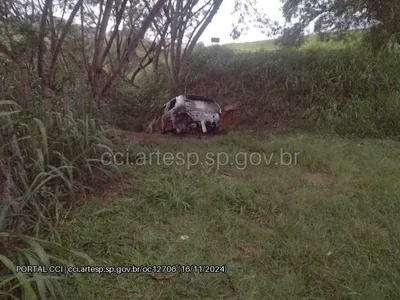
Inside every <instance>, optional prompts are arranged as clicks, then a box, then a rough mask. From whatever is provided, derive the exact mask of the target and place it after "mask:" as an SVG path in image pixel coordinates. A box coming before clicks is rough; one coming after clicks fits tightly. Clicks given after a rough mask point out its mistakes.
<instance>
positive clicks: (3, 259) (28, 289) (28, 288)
mask: <svg viewBox="0 0 400 300" xmlns="http://www.w3.org/2000/svg"><path fill="white" fill-rule="evenodd" d="M0 261H1V262H2V263H3V264H4V265H5V266H6V267H7V268H8V269H9V270H10V271H11V272H13V273H14V275H15V277H16V278H17V279H18V281H19V283H20V284H21V286H22V288H23V290H24V295H25V297H28V299H31V300H37V299H38V298H37V296H36V293H35V291H34V290H33V289H32V287H31V285H30V284H29V282H28V280H27V278H26V277H25V275H23V274H22V273H17V272H16V270H17V267H16V266H15V265H14V263H13V262H12V261H11V260H9V259H8V258H7V257H5V256H4V255H2V254H0Z"/></svg>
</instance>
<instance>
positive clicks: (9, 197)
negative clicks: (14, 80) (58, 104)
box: [0, 100, 115, 299]
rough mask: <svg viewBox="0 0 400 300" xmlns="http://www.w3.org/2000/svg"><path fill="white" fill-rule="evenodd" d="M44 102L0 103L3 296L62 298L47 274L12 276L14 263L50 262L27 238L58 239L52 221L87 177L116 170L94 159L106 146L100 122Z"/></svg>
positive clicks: (0, 272)
mask: <svg viewBox="0 0 400 300" xmlns="http://www.w3.org/2000/svg"><path fill="white" fill-rule="evenodd" d="M42 103H43V102H42V101H39V106H36V107H37V110H36V111H29V110H28V109H26V108H24V107H21V106H20V105H18V104H17V103H16V102H13V101H6V100H2V101H0V130H1V135H0V145H1V147H0V161H1V163H0V177H1V178H2V183H1V184H2V186H1V189H0V197H1V198H2V200H3V201H1V203H0V211H1V213H0V233H1V237H0V243H3V244H4V245H5V247H2V248H1V250H0V255H1V256H0V258H1V260H2V262H3V263H4V266H7V268H6V269H4V268H2V269H0V277H1V278H2V280H0V281H1V282H2V283H1V284H2V289H4V291H5V292H6V293H8V294H12V295H18V294H21V293H22V294H23V295H24V296H25V297H28V298H29V299H34V298H35V297H34V296H32V295H31V294H32V293H35V294H36V292H38V293H39V295H40V298H41V299H45V297H43V295H44V294H46V295H52V296H53V298H54V299H55V298H57V297H56V296H54V294H57V295H58V296H59V297H61V296H62V290H60V289H59V288H57V285H56V284H55V283H53V282H52V279H54V278H52V277H45V276H39V275H36V274H33V275H29V276H33V277H32V278H31V279H28V278H27V277H26V276H25V275H23V274H19V273H15V270H14V267H13V265H14V264H19V265H25V264H32V265H40V264H44V265H49V257H51V256H52V254H50V253H53V252H50V253H48V252H46V251H45V250H43V249H42V248H41V247H39V246H38V244H37V243H36V242H34V241H33V240H32V238H30V237H29V236H35V237H41V238H43V239H45V240H50V241H52V242H51V243H50V246H51V245H53V246H54V245H55V244H54V241H59V240H60V237H59V234H58V230H57V226H58V225H59V224H60V223H61V222H63V221H64V220H65V219H66V218H67V217H68V214H69V212H70V210H71V209H72V208H73V207H74V206H75V205H76V203H77V200H79V195H80V194H81V193H83V192H84V191H85V190H87V189H89V186H90V184H91V181H92V179H93V178H95V177H96V176H98V175H99V174H106V175H107V176H113V174H114V171H115V170H114V171H113V170H112V169H108V168H106V167H105V166H103V164H102V163H101V162H100V160H99V159H100V156H101V154H102V153H103V152H104V151H106V150H107V149H108V148H109V147H110V146H111V141H110V139H109V138H108V133H107V131H106V130H105V129H104V128H103V126H102V125H101V124H100V123H99V121H97V120H94V119H90V118H85V119H77V118H74V117H73V114H72V112H71V111H69V112H44V111H43V108H42V106H41V104H42ZM4 179H5V180H4ZM21 233H24V234H26V235H27V236H24V237H22V236H21ZM50 250H51V247H50ZM46 257H47V259H46ZM44 259H45V260H44ZM10 272H12V273H14V275H12V274H10ZM3 280H4V281H3ZM32 283H35V285H36V287H35V288H32V287H31V284H32ZM32 289H33V290H32ZM29 295H31V296H29Z"/></svg>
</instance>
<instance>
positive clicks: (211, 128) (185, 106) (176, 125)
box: [151, 95, 222, 134]
mask: <svg viewBox="0 0 400 300" xmlns="http://www.w3.org/2000/svg"><path fill="white" fill-rule="evenodd" d="M163 109H164V110H163V115H162V116H161V117H160V118H159V119H158V120H155V121H154V122H153V124H152V125H151V126H152V130H151V132H153V131H155V130H154V129H157V127H160V128H159V129H160V131H161V132H162V133H166V132H176V133H177V134H182V133H187V132H193V131H200V130H201V131H202V132H203V133H206V132H213V133H215V132H217V131H218V121H219V119H220V117H221V113H222V111H221V107H220V106H219V105H218V103H216V102H215V101H214V100H211V99H209V98H205V97H201V96H195V95H179V96H177V97H175V98H173V99H171V100H170V101H168V102H167V103H166V104H164V106H163ZM157 124H158V125H159V126H157ZM154 127H156V128H154Z"/></svg>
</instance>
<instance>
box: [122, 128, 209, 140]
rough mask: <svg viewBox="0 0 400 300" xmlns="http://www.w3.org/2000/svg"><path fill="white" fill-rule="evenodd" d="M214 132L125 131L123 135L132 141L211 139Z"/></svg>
mask: <svg viewBox="0 0 400 300" xmlns="http://www.w3.org/2000/svg"><path fill="white" fill-rule="evenodd" d="M216 136H217V135H213V134H201V133H199V134H179V135H178V134H174V133H164V134H163V133H145V132H133V131H123V132H122V135H121V137H122V138H124V139H127V140H129V141H132V142H142V141H154V140H157V141H163V140H164V141H167V140H180V141H182V140H193V139H210V138H213V137H216Z"/></svg>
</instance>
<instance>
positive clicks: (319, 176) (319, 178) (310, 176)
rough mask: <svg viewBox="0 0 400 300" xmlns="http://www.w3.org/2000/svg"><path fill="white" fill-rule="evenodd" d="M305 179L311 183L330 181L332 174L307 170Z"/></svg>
mask: <svg viewBox="0 0 400 300" xmlns="http://www.w3.org/2000/svg"><path fill="white" fill-rule="evenodd" d="M304 177H305V179H306V180H307V181H308V183H310V184H324V183H327V182H329V180H330V178H331V176H330V175H329V174H327V173H321V172H315V173H311V172H306V173H304Z"/></svg>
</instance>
